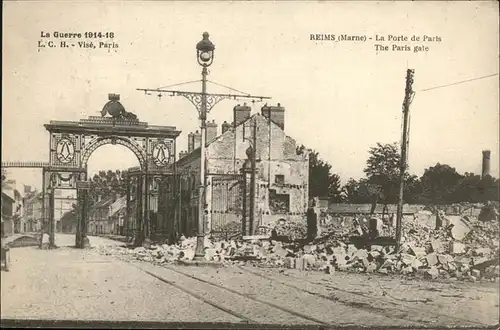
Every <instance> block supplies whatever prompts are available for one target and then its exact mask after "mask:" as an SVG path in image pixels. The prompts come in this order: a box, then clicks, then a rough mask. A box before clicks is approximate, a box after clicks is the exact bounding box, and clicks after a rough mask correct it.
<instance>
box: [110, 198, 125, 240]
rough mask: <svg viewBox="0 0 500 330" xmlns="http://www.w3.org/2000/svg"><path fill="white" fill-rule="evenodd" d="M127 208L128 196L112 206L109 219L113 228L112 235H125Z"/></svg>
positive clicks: (111, 229) (119, 199)
mask: <svg viewBox="0 0 500 330" xmlns="http://www.w3.org/2000/svg"><path fill="white" fill-rule="evenodd" d="M126 208H127V197H126V196H123V197H120V198H118V199H117V200H116V201H115V202H114V203H113V204H111V205H110V207H109V214H108V219H109V221H108V223H109V224H110V226H111V228H110V233H112V234H115V235H123V234H124V224H125V215H126Z"/></svg>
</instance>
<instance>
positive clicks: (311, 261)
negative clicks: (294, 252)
mask: <svg viewBox="0 0 500 330" xmlns="http://www.w3.org/2000/svg"><path fill="white" fill-rule="evenodd" d="M302 259H303V262H304V268H305V269H310V268H313V267H314V266H315V265H316V257H315V256H313V255H312V254H304V255H303V256H302Z"/></svg>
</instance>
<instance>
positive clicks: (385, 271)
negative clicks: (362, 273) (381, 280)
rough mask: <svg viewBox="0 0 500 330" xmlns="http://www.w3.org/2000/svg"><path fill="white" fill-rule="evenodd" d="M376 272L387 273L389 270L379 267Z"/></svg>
mask: <svg viewBox="0 0 500 330" xmlns="http://www.w3.org/2000/svg"><path fill="white" fill-rule="evenodd" d="M377 272H379V273H380V274H388V273H389V271H388V270H387V269H386V268H379V270H378V271H377Z"/></svg>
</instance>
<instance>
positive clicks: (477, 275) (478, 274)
mask: <svg viewBox="0 0 500 330" xmlns="http://www.w3.org/2000/svg"><path fill="white" fill-rule="evenodd" d="M471 276H474V277H475V278H476V279H478V278H480V277H481V271H480V270H479V269H473V270H472V271H471Z"/></svg>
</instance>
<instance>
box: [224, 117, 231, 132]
mask: <svg viewBox="0 0 500 330" xmlns="http://www.w3.org/2000/svg"><path fill="white" fill-rule="evenodd" d="M230 127H231V125H229V124H228V123H227V121H225V120H224V122H223V123H222V134H224V133H226V132H227V130H228V129H229V128H230Z"/></svg>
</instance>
